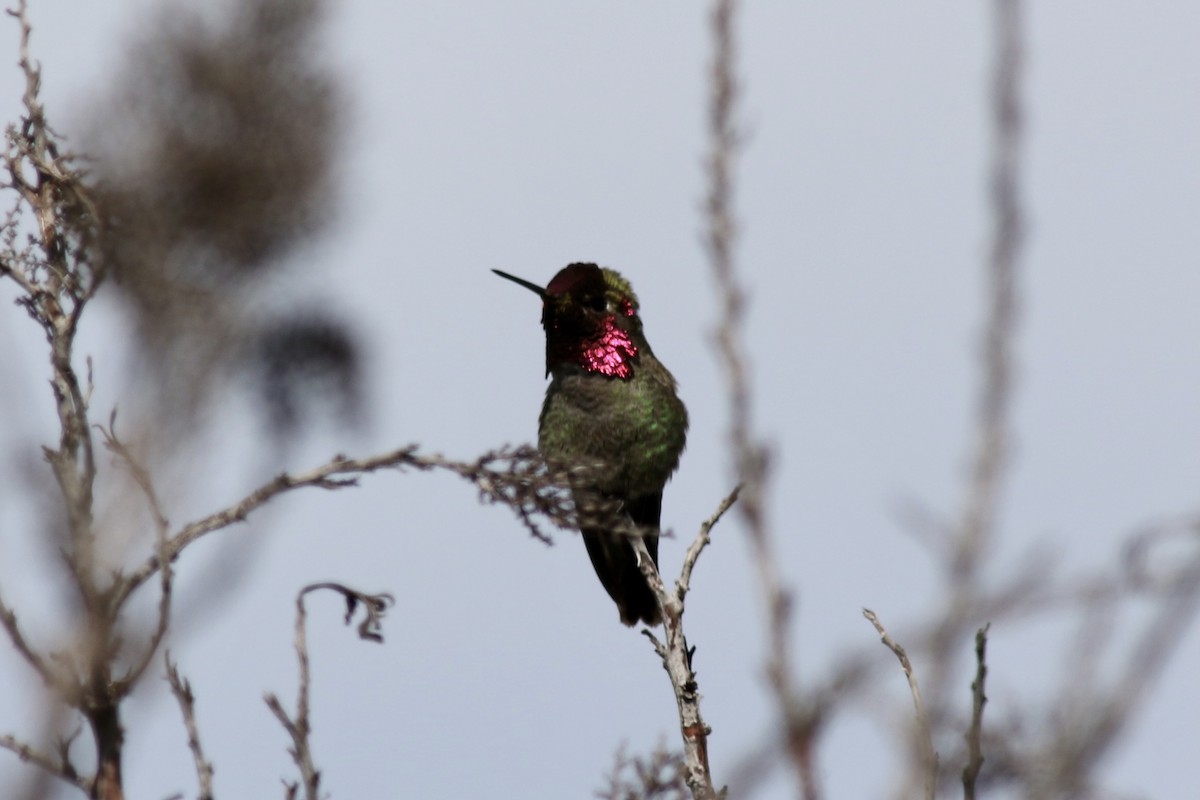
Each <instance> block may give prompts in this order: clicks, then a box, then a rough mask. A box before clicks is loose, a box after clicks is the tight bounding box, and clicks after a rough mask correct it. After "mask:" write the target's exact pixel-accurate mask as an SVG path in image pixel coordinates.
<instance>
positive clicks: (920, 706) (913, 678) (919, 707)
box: [862, 608, 938, 800]
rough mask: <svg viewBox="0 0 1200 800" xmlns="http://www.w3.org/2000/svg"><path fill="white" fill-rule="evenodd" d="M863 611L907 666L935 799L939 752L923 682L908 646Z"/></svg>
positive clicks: (929, 790)
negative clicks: (921, 684) (926, 703)
mask: <svg viewBox="0 0 1200 800" xmlns="http://www.w3.org/2000/svg"><path fill="white" fill-rule="evenodd" d="M862 613H863V616H864V617H866V618H867V620H868V621H869V622H870V623H871V624H872V625H874V626H875V630H876V631H878V633H879V638H880V641H882V642H883V644H884V646H886V647H887V648H888V649H889V650H891V651H892V652H893V653H894V654H895V655H896V658H897V659H898V660H899V661H900V668H901V669H903V670H904V677H905V678H907V679H908V689H909V692H911V694H912V700H913V708H914V709H915V711H916V742H917V749H918V751H919V753H920V762H921V774H922V776H923V777H924V782H925V798H926V800H933V797H934V795H935V794H936V792H937V772H938V754H937V751H936V750H934V748H933V731H932V729H931V728H930V726H929V717H928V716H926V714H925V703H924V701H922V700H921V686H920V684H918V683H917V673H916V671H915V670H913V665H912V661H910V660H909V658H908V653H907V652H905V650H904V647H903V646H901V644H900V643H899V642H897V641H896V640H895V639H893V638H892V636H891V634H889V633H888V632H887V629H886V628H884V627H883V623H882V622H880V620H879V617H878V616H877V615H876V614H875V612H874V611H872V610H871V609H869V608H864V609H863V610H862Z"/></svg>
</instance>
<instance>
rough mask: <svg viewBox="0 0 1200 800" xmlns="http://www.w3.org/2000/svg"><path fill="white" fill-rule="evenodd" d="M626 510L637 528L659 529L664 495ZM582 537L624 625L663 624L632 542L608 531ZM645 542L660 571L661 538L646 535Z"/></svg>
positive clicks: (636, 502) (644, 499)
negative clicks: (659, 548) (659, 539)
mask: <svg viewBox="0 0 1200 800" xmlns="http://www.w3.org/2000/svg"><path fill="white" fill-rule="evenodd" d="M625 510H626V512H627V513H628V514H629V517H630V519H632V520H633V522H634V523H635V524H637V525H641V526H646V527H653V528H655V529H657V528H658V521H659V516H660V514H661V512H662V495H661V494H657V495H646V496H643V497H639V498H636V499H635V500H634V501H632V502H630V503H628V504H627V505H626V509H625ZM582 533H583V543H584V545H585V546H586V547H587V551H588V556H589V557H590V558H591V559H592V566H593V567H595V569H596V575H597V576H598V577H599V578H600V583H602V584H603V585H604V589H605V591H607V592H608V596H609V597H611V598H612V599H613V600H614V601H615V602H616V604H617V609H618V610H619V611H620V612H621V622H623V623H625V624H626V625H631V626H632V625H636V624H637V623H638V622H644V623H646V624H647V625H651V626H653V625H658V624H659V623H661V622H662V613H661V612H660V611H659V608H658V599H657V598H655V596H654V592H652V591H651V590H650V586H649V584H647V583H646V576H644V575H643V574H642V571H641V569H640V568H639V567H638V562H637V553H636V552H634V549H633V545H632V544H630V542H629V539H628V538H626V537H625V536H622V535H620V534H614V533H612V532H610V531H606V530H596V529H585V530H584V531H583V532H582ZM644 541H645V542H646V549H647V550H649V551H650V557H651V559H653V561H654V566H655V568H656V569H657V567H658V536H657V535H656V534H647V535H646V536H645V537H644Z"/></svg>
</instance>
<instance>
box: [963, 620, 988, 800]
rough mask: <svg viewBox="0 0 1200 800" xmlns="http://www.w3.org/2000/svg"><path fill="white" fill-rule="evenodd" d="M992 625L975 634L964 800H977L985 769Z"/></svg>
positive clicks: (964, 769) (985, 626)
mask: <svg viewBox="0 0 1200 800" xmlns="http://www.w3.org/2000/svg"><path fill="white" fill-rule="evenodd" d="M989 628H991V625H984V626H983V627H982V628H980V629H979V630H978V631H977V632H976V633H975V680H974V681H972V683H971V726H970V727H969V728H967V734H966V739H967V764H966V766H964V767H963V771H962V784H963V800H975V784H976V781H978V779H979V770H980V769H982V768H983V760H984V759H983V736H982V731H983V706H984V704H985V703H987V694H986V692H985V691H984V682H985V681H986V679H987V635H988V629H989Z"/></svg>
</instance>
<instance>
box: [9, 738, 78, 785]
mask: <svg viewBox="0 0 1200 800" xmlns="http://www.w3.org/2000/svg"><path fill="white" fill-rule="evenodd" d="M0 748H3V749H5V750H10V751H12V752H13V753H16V755H17V757H18V758H20V759H21V760H22V761H24V762H26V763H28V764H33V765H34V766H37V767H39V768H41V769H42V770H44V771H45V772H46V773H47V774H49V775H53V776H54V777H56V778H58V779H59V780H61V781H64V782H65V783H69V784H70V785H72V786H74V787H76V788H78V789H82V790H83V791H84V792H87V793H88V794H89V795H90V794H91V791H92V781H91V780H89V779H88V778H85V777H83V776H82V775H80V774H79V773H78V772H77V771H76V770H75V767H74V766H72V764H71V761H70V758H69V757H68V755H67V748H65V747H64V748H60V751H59V758H58V759H57V760H55V759H54V758H51V757H50V756H48V755H46V754H45V753H41V752H39V751H37V750H35V749H33V748H32V747H30V746H29V745H27V744H25V743H24V742H21V741H19V740H17V739H16V738H15V737H13V736H10V735H8V734H5V735H3V736H0Z"/></svg>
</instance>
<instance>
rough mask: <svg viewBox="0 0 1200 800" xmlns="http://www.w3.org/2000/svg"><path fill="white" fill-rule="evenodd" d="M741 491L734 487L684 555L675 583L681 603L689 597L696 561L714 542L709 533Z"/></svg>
mask: <svg viewBox="0 0 1200 800" xmlns="http://www.w3.org/2000/svg"><path fill="white" fill-rule="evenodd" d="M741 491H742V487H741V485H738V486H735V487H734V489H733V491H732V492H730V493H729V494H728V495H726V497H725V499H724V500H722V501H721V504H720V505H719V506H717V510H716V511H714V512H713V514H712V516H711V517H709V518H708V519H706V520H704V522H703V523H701V525H700V530H699V531H698V532H697V533H696V538H695V539H693V540H692V543H691V545H690V546H689V547H688V549H687V552H686V553H684V556H683V568H682V569H681V570H680V572H679V580H678V581H676V582H675V597H677V598H678V599H679V602H680V603H682V602H683V601H684V598H686V597H687V593H688V590H689V589H691V585H692V570H693V569H694V568H695V566H696V561H697V560H698V559H699V558H700V554H701V553H702V552H704V548H706V547H708V545H709V543H710V542H711V541H712V539H711V538H710V537H709V533H710V532H711V531H712V529H713V526H715V525H716V524H717V523H718V522H719V521H720V520H721V517H723V516H725V512H726V511H728V510H729V509H730V508H731V507H732V506H733V504H734V503H736V502H737V499H738V494H739V493H740V492H741Z"/></svg>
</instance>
